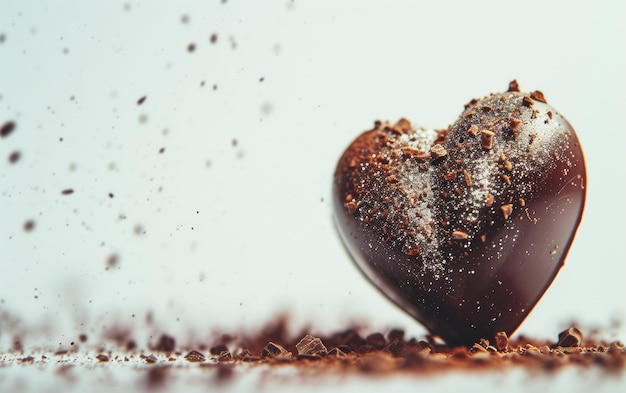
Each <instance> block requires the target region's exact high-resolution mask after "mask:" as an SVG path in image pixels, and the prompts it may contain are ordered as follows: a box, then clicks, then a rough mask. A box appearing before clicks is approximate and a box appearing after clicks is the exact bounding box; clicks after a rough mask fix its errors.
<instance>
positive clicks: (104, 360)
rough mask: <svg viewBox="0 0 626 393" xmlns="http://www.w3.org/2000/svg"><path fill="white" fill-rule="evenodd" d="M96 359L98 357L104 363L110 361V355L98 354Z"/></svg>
mask: <svg viewBox="0 0 626 393" xmlns="http://www.w3.org/2000/svg"><path fill="white" fill-rule="evenodd" d="M96 359H98V361H99V362H102V363H104V362H108V361H109V357H108V356H107V355H104V354H99V355H98V356H96Z"/></svg>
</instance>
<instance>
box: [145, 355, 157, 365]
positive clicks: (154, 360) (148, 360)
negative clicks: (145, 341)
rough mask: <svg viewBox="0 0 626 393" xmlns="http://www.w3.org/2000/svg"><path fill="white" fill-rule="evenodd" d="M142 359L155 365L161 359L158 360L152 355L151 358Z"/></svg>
mask: <svg viewBox="0 0 626 393" xmlns="http://www.w3.org/2000/svg"><path fill="white" fill-rule="evenodd" d="M142 358H143V359H144V360H145V361H146V363H150V364H154V363H156V362H157V361H158V360H159V359H157V357H156V356H154V355H152V354H150V355H149V356H143V355H142Z"/></svg>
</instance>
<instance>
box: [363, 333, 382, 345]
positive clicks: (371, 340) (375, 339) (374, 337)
mask: <svg viewBox="0 0 626 393" xmlns="http://www.w3.org/2000/svg"><path fill="white" fill-rule="evenodd" d="M365 343H366V344H367V345H370V346H372V347H373V348H376V349H383V348H385V346H386V345H387V340H385V336H383V334H382V333H372V334H370V335H369V336H367V337H366V338H365Z"/></svg>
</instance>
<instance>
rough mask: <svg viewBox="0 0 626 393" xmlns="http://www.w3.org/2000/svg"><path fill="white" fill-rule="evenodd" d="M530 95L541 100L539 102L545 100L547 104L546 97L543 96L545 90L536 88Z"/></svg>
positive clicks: (536, 99)
mask: <svg viewBox="0 0 626 393" xmlns="http://www.w3.org/2000/svg"><path fill="white" fill-rule="evenodd" d="M530 97H531V98H532V99H533V100H535V101H539V102H543V103H544V104H547V102H546V98H545V97H544V96H543V92H541V91H539V90H535V91H533V92H532V93H530Z"/></svg>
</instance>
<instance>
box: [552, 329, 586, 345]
mask: <svg viewBox="0 0 626 393" xmlns="http://www.w3.org/2000/svg"><path fill="white" fill-rule="evenodd" d="M582 341H583V333H582V332H581V331H580V330H579V329H578V328H577V327H575V326H572V327H570V328H569V329H567V330H564V331H562V332H561V333H559V342H558V343H557V344H556V345H557V346H559V347H577V346H579V345H580V344H581V343H582Z"/></svg>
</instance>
